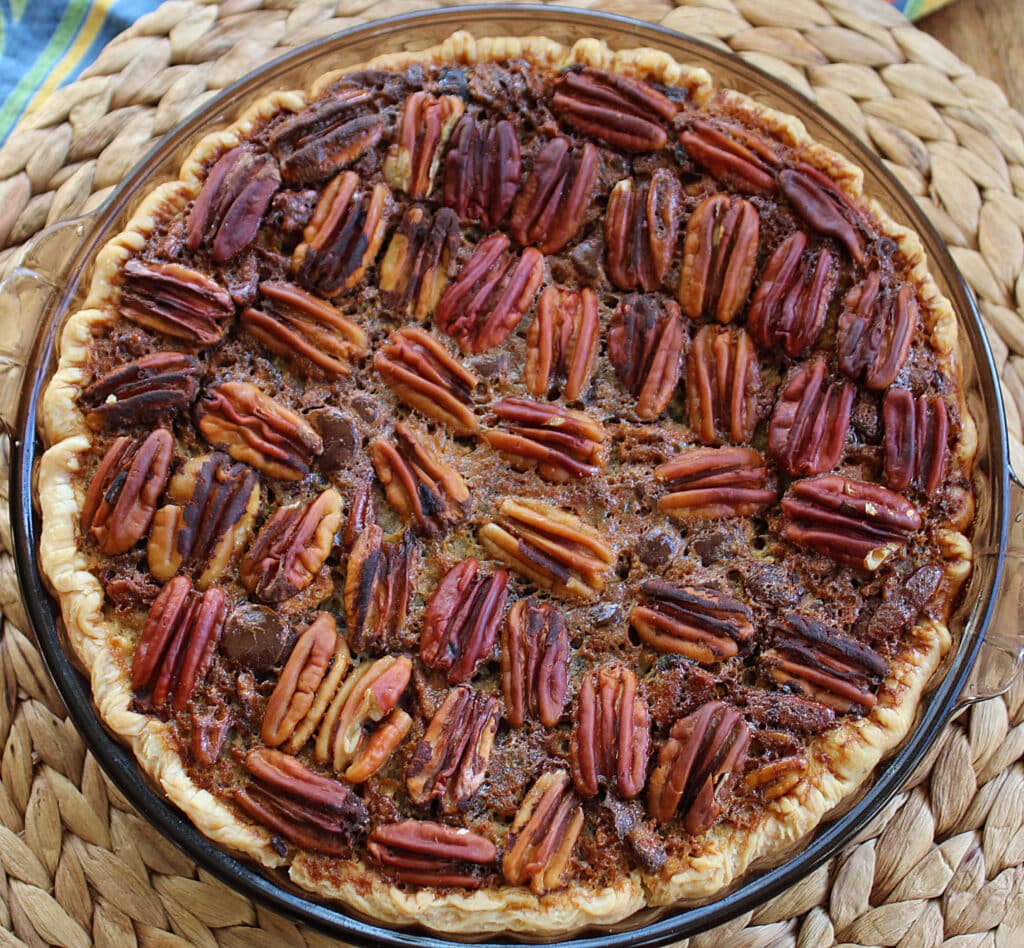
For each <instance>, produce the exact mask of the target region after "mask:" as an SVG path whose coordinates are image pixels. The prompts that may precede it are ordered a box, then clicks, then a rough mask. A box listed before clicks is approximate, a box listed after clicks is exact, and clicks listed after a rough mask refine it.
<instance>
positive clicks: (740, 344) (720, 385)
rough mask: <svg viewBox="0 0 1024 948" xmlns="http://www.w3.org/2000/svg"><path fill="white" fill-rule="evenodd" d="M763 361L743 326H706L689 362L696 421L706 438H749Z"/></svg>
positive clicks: (697, 429) (713, 441)
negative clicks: (759, 361)
mask: <svg viewBox="0 0 1024 948" xmlns="http://www.w3.org/2000/svg"><path fill="white" fill-rule="evenodd" d="M760 389H761V367H760V365H759V364H758V361H757V351H756V350H755V348H754V343H753V341H752V340H751V338H750V336H749V335H748V334H747V333H746V331H745V330H743V329H736V328H728V327H725V326H713V325H711V326H702V327H701V328H700V329H699V330H698V331H697V334H696V335H695V336H694V337H693V343H692V344H691V346H690V352H689V354H688V356H687V362H686V402H687V407H688V409H689V415H690V427H691V428H693V430H694V431H695V432H696V433H697V437H698V438H700V440H701V441H702V442H703V443H704V444H721V443H722V442H723V441H749V440H750V439H751V438H752V437H753V435H754V429H755V428H756V427H757V396H758V393H759V392H760Z"/></svg>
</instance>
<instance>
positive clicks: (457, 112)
mask: <svg viewBox="0 0 1024 948" xmlns="http://www.w3.org/2000/svg"><path fill="white" fill-rule="evenodd" d="M465 110H466V104H465V102H463V101H462V99H460V98H459V97H458V96H456V95H442V96H439V97H437V96H433V95H431V94H430V93H429V92H423V91H420V92H414V93H413V94H412V95H411V96H409V98H408V99H406V100H405V104H404V105H403V106H402V115H401V118H400V119H399V123H398V133H397V135H396V137H395V142H394V144H392V145H391V147H390V148H389V149H388V154H387V158H385V159H384V177H385V178H386V179H387V182H388V184H390V185H391V187H393V188H394V189H395V190H396V191H404V192H405V193H406V194H408V195H409V197H411V198H412V199H413V200H414V201H421V200H423V198H425V197H427V196H428V195H429V194H430V191H431V189H432V188H433V187H434V177H435V175H436V174H437V169H438V168H439V167H440V165H441V155H442V154H443V152H444V146H445V142H447V141H448V136H449V135H451V133H452V129H453V128H454V127H455V123H456V122H457V121H458V120H459V118H460V117H461V116H462V113H463V112H464V111H465Z"/></svg>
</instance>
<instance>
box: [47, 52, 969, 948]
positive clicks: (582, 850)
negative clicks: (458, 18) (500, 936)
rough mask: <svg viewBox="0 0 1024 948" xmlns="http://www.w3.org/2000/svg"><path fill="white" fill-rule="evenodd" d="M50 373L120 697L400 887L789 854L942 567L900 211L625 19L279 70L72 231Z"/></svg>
mask: <svg viewBox="0 0 1024 948" xmlns="http://www.w3.org/2000/svg"><path fill="white" fill-rule="evenodd" d="M43 409H44V411H43V414H44V419H45V431H46V437H47V440H48V444H49V445H50V447H49V450H48V451H47V453H46V455H45V457H44V459H43V463H42V468H41V472H40V479H39V492H40V496H41V501H42V508H43V519H44V522H43V539H42V547H41V554H40V555H41V559H42V564H43V568H44V570H45V572H46V574H47V576H48V577H49V580H50V581H51V583H52V585H53V587H54V589H55V590H56V592H57V594H58V595H59V596H60V601H61V606H62V610H63V616H64V621H65V624H66V626H67V631H68V634H69V640H70V642H71V644H72V645H73V647H74V650H75V652H76V653H77V658H78V659H79V660H80V662H81V663H82V664H83V665H84V667H85V668H86V669H88V671H89V673H90V675H91V682H92V691H93V696H94V699H95V702H96V704H97V706H98V708H99V710H100V711H101V713H102V716H103V719H104V720H105V722H106V723H107V725H108V726H109V727H110V728H111V729H112V730H113V731H114V733H115V734H116V735H118V737H119V738H121V739H122V740H123V741H125V742H126V743H128V744H129V745H130V746H131V747H132V749H133V750H134V752H135V754H136V756H137V757H138V760H139V762H140V764H141V765H142V767H143V768H144V769H145V771H146V772H147V773H148V774H149V776H150V777H152V778H153V780H154V781H156V782H157V783H158V784H159V785H160V787H161V788H162V789H163V791H164V792H165V793H166V794H167V796H168V797H169V798H170V799H171V800H173V801H174V803H176V804H177V805H178V806H179V807H181V809H182V810H184V811H185V813H187V814H188V816H189V817H190V818H191V819H192V820H193V821H194V822H195V824H196V825H197V826H198V827H199V828H200V829H201V830H202V831H203V832H204V833H205V834H206V835H208V836H209V837H210V838H211V839H213V840H215V841H216V842H217V843H218V844H220V845H222V846H224V847H225V848H227V849H229V850H231V851H235V852H239V853H243V854H246V855H248V856H250V857H252V858H253V859H255V860H258V862H259V863H261V864H262V865H264V866H267V867H283V866H287V867H288V868H287V871H288V872H289V874H290V876H291V879H292V880H293V881H294V882H295V883H297V884H298V885H300V886H302V887H304V888H305V889H307V890H309V891H311V892H313V893H315V894H316V895H318V896H320V897H324V898H329V899H338V900H341V901H342V902H343V903H345V904H346V905H348V906H349V907H351V908H352V909H355V910H357V911H359V912H361V913H363V914H365V915H367V916H370V917H371V918H373V919H376V920H380V921H383V922H387V923H409V922H414V921H415V922H418V923H421V924H423V925H426V926H429V927H431V928H433V929H435V930H440V931H446V932H476V933H481V932H488V931H497V930H504V931H518V932H529V933H538V934H544V933H547V934H557V933H566V932H571V931H573V930H576V929H578V928H580V927H581V926H585V925H587V924H590V923H609V922H614V921H617V920H620V919H623V918H625V917H626V916H628V915H630V914H631V913H633V912H635V911H637V910H638V909H640V908H642V907H643V906H645V905H651V906H659V905H667V904H670V903H675V902H677V901H680V900H687V901H693V900H700V899H707V898H710V897H712V896H714V895H715V893H716V892H719V891H720V890H722V889H723V888H724V887H726V886H729V885H730V884H731V883H733V882H734V881H735V880H737V879H738V878H739V877H740V876H742V875H743V873H745V872H746V871H747V870H748V869H749V868H750V867H752V866H756V865H762V864H766V863H768V862H771V861H773V860H774V861H778V860H779V859H781V858H783V856H784V854H785V853H786V852H787V851H790V850H792V848H793V846H794V845H795V844H796V843H798V841H799V840H800V839H801V838H802V837H804V836H805V835H806V834H807V833H808V831H809V830H811V829H812V828H813V827H814V826H815V825H816V824H817V823H818V822H819V821H820V820H821V819H822V817H823V816H824V815H825V814H826V813H828V811H830V810H832V809H833V808H835V807H836V806H837V805H838V804H840V803H841V802H842V801H843V800H844V798H846V797H848V796H849V795H850V794H852V793H853V792H854V791H855V790H856V789H857V788H858V786H859V785H861V784H862V783H863V782H864V781H865V780H866V779H867V778H868V777H869V776H870V774H871V772H872V770H873V769H874V768H875V766H876V765H877V764H878V763H879V761H880V760H881V759H882V758H883V756H884V755H885V754H886V753H887V751H889V750H891V749H892V748H893V747H894V746H895V745H896V744H898V743H899V742H900V741H901V740H902V739H903V738H904V737H905V736H906V735H907V733H908V731H909V729H910V727H911V724H912V722H913V720H914V716H915V711H916V709H917V706H918V704H919V701H920V698H921V695H922V692H923V690H924V688H925V687H926V685H927V683H928V681H929V679H930V678H931V677H932V675H933V673H935V671H936V669H937V668H938V666H939V664H940V661H941V659H942V657H943V655H944V654H945V652H946V651H947V650H948V648H949V646H950V633H949V631H948V629H947V625H946V623H947V621H948V618H949V615H950V612H951V610H952V608H953V607H954V606H955V604H956V600H957V596H958V593H959V590H960V588H961V586H962V584H963V582H964V580H965V579H966V577H967V575H968V573H969V572H970V569H971V545H970V541H969V539H968V535H969V533H970V527H971V523H972V521H973V513H974V507H973V494H972V488H971V479H970V477H971V465H972V461H973V457H974V450H975V438H976V435H975V428H974V425H973V423H972V421H971V418H970V416H969V415H968V413H967V409H966V406H965V403H964V398H963V387H962V382H961V374H960V367H959V350H958V346H957V333H956V323H955V319H954V316H953V313H952V310H951V308H950V306H949V304H948V302H947V301H946V300H945V299H943V298H942V296H941V295H940V294H939V292H938V290H937V288H936V286H935V284H934V282H933V281H932V279H931V277H930V276H929V273H928V271H927V268H926V265H925V261H924V257H923V253H922V250H921V246H920V242H919V241H918V239H917V238H916V237H915V235H913V234H912V233H909V232H908V231H906V230H905V229H903V228H902V227H900V226H898V225H897V224H896V223H894V222H893V221H892V220H891V219H889V218H888V217H887V216H886V214H885V213H884V212H883V210H882V209H881V208H880V207H879V206H877V205H876V204H875V203H874V202H873V201H871V200H870V199H869V198H868V197H865V196H863V195H862V194H861V174H860V171H859V170H858V169H857V168H855V167H853V166H851V165H850V164H849V163H848V162H847V161H846V160H844V159H842V158H841V157H839V156H838V155H836V154H835V153H833V152H831V151H829V150H827V149H825V148H824V147H822V146H820V145H818V144H816V143H815V142H814V141H812V140H811V139H810V138H809V137H808V135H807V134H806V132H805V131H804V129H803V126H802V125H801V124H800V123H799V122H798V121H797V120H796V119H794V118H792V117H789V116H786V115H781V114H779V113H777V112H773V111H770V110H768V109H767V108H765V107H763V106H760V105H758V104H756V103H754V102H753V101H751V100H750V99H747V98H745V97H743V96H742V95H739V94H737V93H734V92H729V91H722V90H718V89H716V88H715V87H714V86H713V85H712V83H711V80H710V78H709V76H708V75H707V74H706V73H705V72H704V71H702V70H700V69H694V68H688V67H686V66H684V65H681V64H679V63H676V62H675V61H673V60H672V59H671V58H669V57H668V56H666V55H665V54H663V53H661V52H657V51H654V50H650V49H638V50H631V51H623V52H612V51H610V50H609V49H608V48H607V47H606V46H605V45H603V44H602V43H599V42H597V41H594V40H584V41H580V42H578V43H577V44H576V45H575V46H573V47H572V48H571V49H569V48H566V47H564V46H561V45H559V44H557V43H554V42H552V41H550V40H547V39H544V38H529V39H512V38H497V39H481V40H474V39H473V37H471V36H469V35H467V34H465V33H458V34H455V35H454V36H452V37H451V38H450V39H449V40H447V41H446V42H445V43H443V44H442V45H440V46H438V47H435V48H433V49H430V50H427V51H425V52H418V53H403V54H398V55H392V56H386V57H382V58H380V59H376V60H373V61H372V62H370V63H367V64H364V65H361V66H359V67H356V68H353V69H349V70H345V71H342V72H336V73H332V74H329V75H326V76H323V77H322V78H320V79H319V80H318V81H317V82H316V84H315V85H314V86H313V87H312V89H311V90H309V91H307V92H285V93H274V94H271V95H268V96H267V97H265V98H264V99H262V100H261V101H260V102H259V103H258V104H256V105H255V106H254V107H253V108H251V109H250V110H249V111H248V112H247V114H246V115H245V116H244V117H243V118H242V119H241V120H240V121H238V122H237V123H235V124H234V125H232V126H231V127H230V128H228V129H226V130H223V131H220V132H217V133H215V134H213V135H210V136H208V137H207V138H204V139H203V140H202V141H201V142H200V143H199V145H198V146H197V147H196V149H195V150H194V151H193V153H192V154H191V156H190V157H189V158H188V159H187V160H186V161H185V163H184V165H183V166H182V168H181V173H180V177H179V179H178V180H175V181H172V182H170V183H163V184H160V185H159V186H155V187H153V189H152V190H151V192H150V193H149V194H148V196H146V198H145V200H144V201H142V203H141V205H140V206H139V208H138V210H137V211H136V212H135V214H134V216H133V217H132V219H131V221H130V223H129V224H128V226H127V228H126V230H125V231H124V232H123V233H121V234H120V235H119V236H118V237H116V238H115V239H114V240H112V241H111V242H110V243H109V244H108V245H107V246H106V247H105V249H104V250H103V251H102V252H101V254H100V255H99V257H98V259H97V260H96V262H95V266H94V273H93V279H92V284H91V291H90V293H89V297H88V299H87V301H86V304H85V308H84V309H82V310H81V311H79V312H77V313H75V314H74V315H73V316H72V317H71V318H70V320H69V321H68V323H67V326H66V329H65V330H64V332H63V341H62V345H61V352H60V364H59V370H58V371H57V373H56V375H55V377H54V379H53V381H52V382H51V384H50V385H49V388H48V390H47V392H46V396H45V401H44V405H43Z"/></svg>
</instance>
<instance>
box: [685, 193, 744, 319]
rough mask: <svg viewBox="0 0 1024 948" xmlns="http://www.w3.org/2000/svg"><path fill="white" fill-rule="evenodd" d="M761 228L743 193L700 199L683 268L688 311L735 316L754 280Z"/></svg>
mask: <svg viewBox="0 0 1024 948" xmlns="http://www.w3.org/2000/svg"><path fill="white" fill-rule="evenodd" d="M760 233H761V221H760V218H759V217H758V216H757V211H756V210H755V209H754V205H753V204H751V203H750V202H749V201H746V200H744V199H743V198H739V197H732V198H730V197H726V196H725V195H724V194H714V195H712V196H711V197H709V198H707V199H706V200H704V201H701V203H700V204H698V205H697V209H696V210H695V211H694V212H693V214H691V215H690V220H689V221H688V222H687V225H686V238H685V240H684V241H683V263H682V266H681V267H680V269H679V305H680V306H681V307H682V309H683V312H684V313H685V314H686V315H687V316H689V317H690V318H691V319H699V318H700V317H701V316H706V317H708V318H709V319H711V318H714V319H717V320H718V321H719V322H720V323H731V322H732V321H733V320H734V319H735V318H736V314H737V313H738V312H739V311H740V310H741V309H742V308H743V304H744V303H746V301H747V296H748V294H749V293H750V285H751V283H752V282H753V280H754V267H755V266H756V265H757V247H758V241H759V239H760Z"/></svg>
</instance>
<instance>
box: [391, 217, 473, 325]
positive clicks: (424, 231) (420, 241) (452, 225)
mask: <svg viewBox="0 0 1024 948" xmlns="http://www.w3.org/2000/svg"><path fill="white" fill-rule="evenodd" d="M460 239H461V232H460V230H459V222H458V219H457V218H456V216H455V213H454V212H453V211H450V210H449V209H448V208H444V207H443V208H441V209H440V210H438V211H436V212H435V213H434V214H433V215H431V213H430V212H429V211H428V210H426V208H424V207H423V205H422V204H413V205H411V206H410V207H408V208H406V211H405V214H403V215H402V221H401V223H400V224H399V225H398V228H397V229H396V230H395V233H394V236H393V237H392V238H391V243H389V244H388V249H387V250H386V251H385V253H384V258H383V259H382V260H381V262H380V281H379V284H380V294H381V299H382V300H383V301H384V302H385V303H386V304H387V305H388V306H389V307H391V308H393V309H397V310H399V311H400V312H404V313H407V314H409V315H410V316H415V317H416V318H417V319H426V318H427V317H428V316H429V315H430V314H431V313H433V312H434V308H435V307H436V306H437V302H438V300H439V299H441V294H442V293H443V292H444V288H445V287H446V286H447V285H448V281H449V280H450V279H451V278H452V277H453V276H455V273H456V267H455V264H456V256H457V255H458V252H459V241H460Z"/></svg>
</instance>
